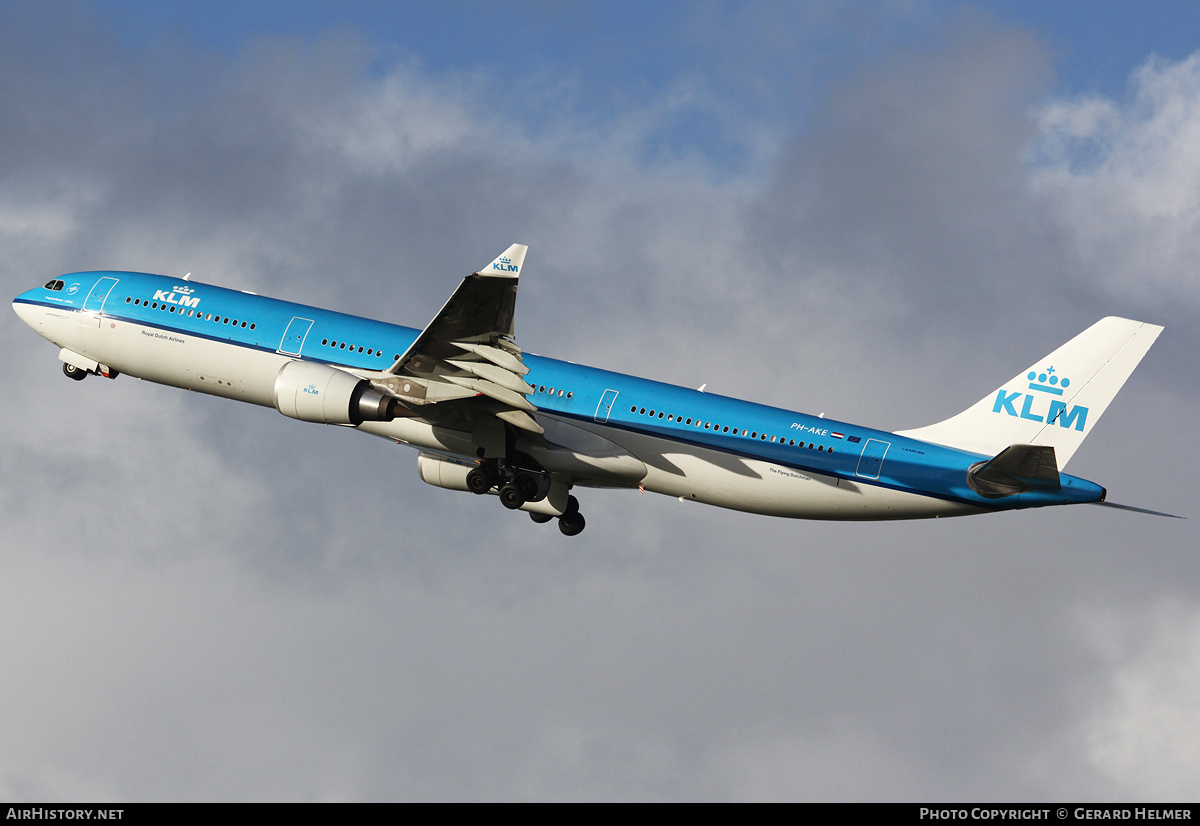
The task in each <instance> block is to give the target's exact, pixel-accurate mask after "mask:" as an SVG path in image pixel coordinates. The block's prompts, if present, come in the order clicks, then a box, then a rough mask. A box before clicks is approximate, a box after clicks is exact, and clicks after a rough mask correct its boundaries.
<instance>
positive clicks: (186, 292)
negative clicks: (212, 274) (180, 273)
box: [171, 287, 196, 295]
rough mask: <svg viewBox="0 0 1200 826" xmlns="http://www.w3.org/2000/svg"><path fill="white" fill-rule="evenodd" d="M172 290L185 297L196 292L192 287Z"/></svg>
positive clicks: (173, 288)
mask: <svg viewBox="0 0 1200 826" xmlns="http://www.w3.org/2000/svg"><path fill="white" fill-rule="evenodd" d="M171 289H172V290H174V291H175V292H177V293H183V294H184V295H191V294H192V293H194V292H196V291H195V290H193V289H192V288H191V287H172V288H171Z"/></svg>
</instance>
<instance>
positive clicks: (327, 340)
mask: <svg viewBox="0 0 1200 826" xmlns="http://www.w3.org/2000/svg"><path fill="white" fill-rule="evenodd" d="M328 343H329V339H327V338H323V339H321V346H322V347H324V346H325V345H326V344H328Z"/></svg>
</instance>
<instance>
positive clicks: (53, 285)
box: [45, 278, 63, 292]
mask: <svg viewBox="0 0 1200 826" xmlns="http://www.w3.org/2000/svg"><path fill="white" fill-rule="evenodd" d="M45 288H46V289H47V290H54V291H55V292H58V291H60V290H61V289H62V288H63V282H62V279H61V278H55V279H54V280H52V281H47V282H46V287H45Z"/></svg>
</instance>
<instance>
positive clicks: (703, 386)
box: [696, 382, 708, 393]
mask: <svg viewBox="0 0 1200 826" xmlns="http://www.w3.org/2000/svg"><path fill="white" fill-rule="evenodd" d="M706 387H708V382H704V384H702V385H700V386H699V387H697V388H696V389H697V390H699V391H700V392H701V393H703V392H704V388H706Z"/></svg>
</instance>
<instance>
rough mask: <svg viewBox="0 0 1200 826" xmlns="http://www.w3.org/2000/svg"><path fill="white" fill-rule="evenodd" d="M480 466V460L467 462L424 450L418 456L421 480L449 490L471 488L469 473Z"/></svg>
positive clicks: (418, 469)
mask: <svg viewBox="0 0 1200 826" xmlns="http://www.w3.org/2000/svg"><path fill="white" fill-rule="evenodd" d="M478 466H479V463H478V462H470V463H467V462H464V461H462V460H459V459H451V458H450V457H449V456H439V455H438V454H436V453H426V452H425V451H423V450H422V451H421V453H420V454H419V455H418V456H417V473H419V474H420V475H421V481H423V482H427V483H429V484H431V485H433V486H435V487H439V488H447V489H449V490H464V491H465V490H470V488H469V487H468V486H467V474H468V473H470V472H471V471H472V470H474V469H475V468H476V467H478Z"/></svg>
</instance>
